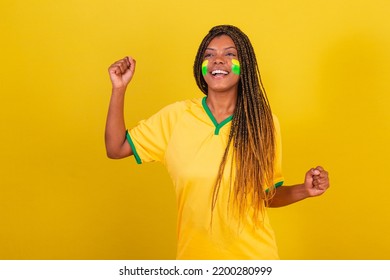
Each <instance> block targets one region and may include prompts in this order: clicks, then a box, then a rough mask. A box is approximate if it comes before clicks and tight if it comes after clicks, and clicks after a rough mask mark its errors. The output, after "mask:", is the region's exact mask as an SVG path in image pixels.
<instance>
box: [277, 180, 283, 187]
mask: <svg viewBox="0 0 390 280" xmlns="http://www.w3.org/2000/svg"><path fill="white" fill-rule="evenodd" d="M283 183H284V181H280V182H277V183H276V184H275V188H279V187H281V186H283Z"/></svg>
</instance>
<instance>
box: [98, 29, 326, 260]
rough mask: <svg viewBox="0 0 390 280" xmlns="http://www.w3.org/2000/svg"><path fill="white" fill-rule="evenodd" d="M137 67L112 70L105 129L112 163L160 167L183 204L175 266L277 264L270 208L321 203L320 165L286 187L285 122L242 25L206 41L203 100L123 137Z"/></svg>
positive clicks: (199, 71)
mask: <svg viewBox="0 0 390 280" xmlns="http://www.w3.org/2000/svg"><path fill="white" fill-rule="evenodd" d="M135 65H136V62H135V60H134V59H132V58H130V57H126V58H124V59H121V60H119V61H117V62H115V63H114V64H113V65H111V66H110V68H109V74H110V78H111V82H112V96H111V101H110V106H109V111H108V117H107V124H106V150H107V155H108V157H110V158H124V157H127V156H131V155H134V156H135V159H136V161H137V162H138V163H142V162H150V161H160V162H162V163H163V164H164V165H165V166H166V168H167V170H168V172H169V174H170V176H171V178H172V181H173V183H174V186H175V190H176V194H177V206H178V223H177V230H178V246H177V258H178V259H277V258H278V253H277V246H276V243H275V237H274V233H273V231H272V228H271V226H270V223H269V220H268V216H267V212H266V209H265V208H266V207H280V206H284V205H288V204H291V203H294V202H297V201H299V200H302V199H305V198H307V197H313V196H318V195H321V194H322V193H324V192H325V191H326V189H327V188H328V187H329V180H328V173H327V172H326V171H325V170H324V169H323V168H322V167H316V168H312V169H310V170H309V171H308V172H307V173H306V175H305V181H304V183H302V184H298V185H295V186H289V187H287V186H282V184H283V177H282V173H281V147H280V134H279V124H278V121H277V119H276V117H275V116H274V115H273V114H272V112H271V108H270V106H269V104H268V100H267V97H266V93H265V91H264V88H263V85H262V83H261V79H260V73H259V70H258V66H257V61H256V57H255V54H254V50H253V47H252V45H251V43H250V41H249V39H248V37H247V36H246V35H245V34H244V33H243V32H242V31H241V30H239V29H238V28H237V27H234V26H230V25H222V26H216V27H214V28H212V29H211V30H210V32H209V33H208V34H207V35H206V37H205V38H204V39H203V41H202V43H201V45H200V47H199V49H198V53H197V55H196V58H195V63H194V76H195V79H196V82H197V85H198V87H199V88H200V90H201V91H202V92H203V93H204V94H205V97H204V98H195V99H192V100H186V101H181V102H177V103H174V104H172V105H169V106H167V107H165V108H163V109H162V110H161V111H160V112H158V113H156V114H155V115H153V116H152V117H150V118H149V119H147V120H145V121H141V122H140V123H139V124H138V125H137V126H136V127H134V128H132V129H130V130H129V131H127V130H126V126H125V122H124V117H123V111H124V108H123V107H124V96H125V91H126V88H127V85H128V84H129V82H130V81H131V78H132V77H133V75H134V71H135Z"/></svg>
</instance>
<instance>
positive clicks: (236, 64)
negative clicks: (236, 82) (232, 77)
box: [232, 58, 241, 75]
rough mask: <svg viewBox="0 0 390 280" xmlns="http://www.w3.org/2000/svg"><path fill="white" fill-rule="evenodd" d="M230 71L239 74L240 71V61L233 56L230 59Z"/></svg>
mask: <svg viewBox="0 0 390 280" xmlns="http://www.w3.org/2000/svg"><path fill="white" fill-rule="evenodd" d="M232 72H233V74H236V75H240V73H241V67H240V62H239V61H238V60H237V59H234V58H233V59H232Z"/></svg>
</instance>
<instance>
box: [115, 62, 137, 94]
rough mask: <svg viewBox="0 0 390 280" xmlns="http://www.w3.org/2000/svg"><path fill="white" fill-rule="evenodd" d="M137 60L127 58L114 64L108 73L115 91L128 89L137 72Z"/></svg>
mask: <svg viewBox="0 0 390 280" xmlns="http://www.w3.org/2000/svg"><path fill="white" fill-rule="evenodd" d="M135 64H136V62H135V60H134V59H133V58H132V57H128V56H126V57H125V58H123V59H121V60H118V61H116V62H114V63H113V64H112V65H111V66H110V67H109V68H108V73H109V74H110V79H111V83H112V88H113V89H126V87H127V85H128V84H129V83H130V81H131V79H132V78H133V75H134V72H135Z"/></svg>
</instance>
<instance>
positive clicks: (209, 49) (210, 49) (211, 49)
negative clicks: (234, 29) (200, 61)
mask: <svg viewBox="0 0 390 280" xmlns="http://www.w3.org/2000/svg"><path fill="white" fill-rule="evenodd" d="M229 49H235V50H237V48H236V47H233V46H231V47H226V48H224V49H223V50H225V51H226V50H229ZM207 50H208V51H215V50H217V49H215V48H210V47H208V48H206V51H207Z"/></svg>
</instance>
